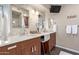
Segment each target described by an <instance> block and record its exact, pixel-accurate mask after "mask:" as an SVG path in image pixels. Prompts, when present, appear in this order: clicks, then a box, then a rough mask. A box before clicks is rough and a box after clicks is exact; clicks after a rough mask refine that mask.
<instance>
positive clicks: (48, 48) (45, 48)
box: [41, 33, 56, 54]
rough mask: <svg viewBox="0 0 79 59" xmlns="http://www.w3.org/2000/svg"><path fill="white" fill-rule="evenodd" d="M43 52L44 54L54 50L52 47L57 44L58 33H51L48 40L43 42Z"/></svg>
mask: <svg viewBox="0 0 79 59" xmlns="http://www.w3.org/2000/svg"><path fill="white" fill-rule="evenodd" d="M41 45H42V49H41V50H42V53H43V54H48V53H49V52H51V51H52V49H53V48H54V47H55V45H56V33H51V34H50V39H49V40H48V41H46V42H42V43H41Z"/></svg>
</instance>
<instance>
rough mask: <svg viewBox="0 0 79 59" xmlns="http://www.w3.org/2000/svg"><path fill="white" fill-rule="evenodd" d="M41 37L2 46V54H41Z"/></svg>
mask: <svg viewBox="0 0 79 59" xmlns="http://www.w3.org/2000/svg"><path fill="white" fill-rule="evenodd" d="M40 54H41V41H40V38H33V39H29V40H25V41H22V42H18V43H15V44H11V45H7V46H3V47H0V55H40Z"/></svg>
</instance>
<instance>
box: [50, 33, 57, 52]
mask: <svg viewBox="0 0 79 59" xmlns="http://www.w3.org/2000/svg"><path fill="white" fill-rule="evenodd" d="M55 45H56V33H52V34H50V40H49V51H50V50H52V49H53V48H54V47H55Z"/></svg>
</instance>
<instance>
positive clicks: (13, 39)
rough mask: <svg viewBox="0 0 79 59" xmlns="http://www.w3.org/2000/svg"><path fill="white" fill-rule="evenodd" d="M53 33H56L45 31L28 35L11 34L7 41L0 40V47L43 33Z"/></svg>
mask: <svg viewBox="0 0 79 59" xmlns="http://www.w3.org/2000/svg"><path fill="white" fill-rule="evenodd" d="M51 33H54V32H44V33H40V34H26V35H18V36H10V37H8V40H7V41H5V42H0V47H2V46H6V45H9V44H13V43H17V42H21V41H24V40H31V39H33V38H36V37H40V36H43V35H48V34H51Z"/></svg>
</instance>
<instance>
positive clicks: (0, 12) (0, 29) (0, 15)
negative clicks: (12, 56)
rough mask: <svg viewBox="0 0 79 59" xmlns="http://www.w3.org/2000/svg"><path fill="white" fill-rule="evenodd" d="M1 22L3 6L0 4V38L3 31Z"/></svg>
mask: <svg viewBox="0 0 79 59" xmlns="http://www.w3.org/2000/svg"><path fill="white" fill-rule="evenodd" d="M3 23H4V22H3V7H2V6H1V5H0V38H1V37H2V35H3V32H4V29H3V28H4V27H3Z"/></svg>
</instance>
